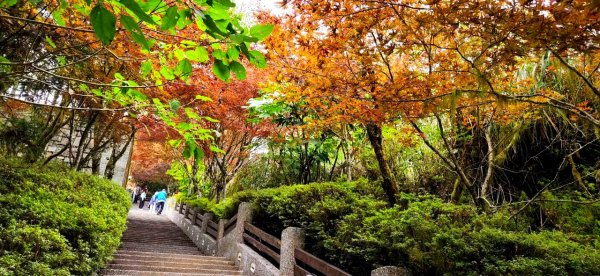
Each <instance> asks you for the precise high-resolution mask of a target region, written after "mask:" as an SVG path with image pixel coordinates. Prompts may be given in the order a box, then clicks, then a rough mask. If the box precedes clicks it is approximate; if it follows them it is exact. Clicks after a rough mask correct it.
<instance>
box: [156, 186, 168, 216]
mask: <svg viewBox="0 0 600 276" xmlns="http://www.w3.org/2000/svg"><path fill="white" fill-rule="evenodd" d="M165 202H167V190H165V189H162V191H160V192H158V193H156V214H157V215H160V214H161V213H162V211H163V209H164V208H165Z"/></svg>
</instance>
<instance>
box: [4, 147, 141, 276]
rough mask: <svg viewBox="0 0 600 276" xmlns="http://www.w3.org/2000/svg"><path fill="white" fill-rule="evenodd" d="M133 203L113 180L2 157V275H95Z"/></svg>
mask: <svg viewBox="0 0 600 276" xmlns="http://www.w3.org/2000/svg"><path fill="white" fill-rule="evenodd" d="M129 202H130V200H129V196H128V194H127V192H125V191H124V190H123V189H122V188H121V187H120V186H119V185H117V184H116V183H114V182H112V181H110V180H106V179H103V178H100V177H97V176H92V175H88V174H85V173H79V172H74V171H71V170H68V169H66V168H65V167H63V166H61V165H59V164H51V165H50V167H38V166H37V165H29V164H27V165H24V164H21V163H19V162H12V161H6V160H1V159H0V206H2V208H0V236H1V237H2V239H1V240H0V275H11V274H17V275H53V274H54V275H72V274H78V275H82V274H84V275H89V274H92V273H93V272H94V271H97V270H98V269H100V268H102V267H103V266H104V265H105V264H106V263H107V262H108V261H109V259H110V258H111V256H112V255H113V253H114V252H115V251H116V249H117V248H118V246H119V243H120V237H121V234H122V233H123V231H124V230H125V223H126V217H127V212H128V209H129V204H130V203H129Z"/></svg>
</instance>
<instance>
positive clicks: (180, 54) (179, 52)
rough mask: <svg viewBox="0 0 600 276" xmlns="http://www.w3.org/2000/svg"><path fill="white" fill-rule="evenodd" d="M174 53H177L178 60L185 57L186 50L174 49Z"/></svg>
mask: <svg viewBox="0 0 600 276" xmlns="http://www.w3.org/2000/svg"><path fill="white" fill-rule="evenodd" d="M173 54H174V55H175V58H177V60H183V59H184V58H185V52H184V51H183V50H182V49H179V48H177V49H175V51H173Z"/></svg>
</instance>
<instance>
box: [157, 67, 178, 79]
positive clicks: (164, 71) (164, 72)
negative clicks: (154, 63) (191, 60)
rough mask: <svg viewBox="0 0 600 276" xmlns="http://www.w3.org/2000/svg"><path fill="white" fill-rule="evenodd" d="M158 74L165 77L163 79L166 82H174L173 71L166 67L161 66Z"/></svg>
mask: <svg viewBox="0 0 600 276" xmlns="http://www.w3.org/2000/svg"><path fill="white" fill-rule="evenodd" d="M160 74H161V75H162V76H163V77H165V79H167V80H174V79H175V74H174V73H173V69H171V68H169V67H167V66H163V67H162V68H160Z"/></svg>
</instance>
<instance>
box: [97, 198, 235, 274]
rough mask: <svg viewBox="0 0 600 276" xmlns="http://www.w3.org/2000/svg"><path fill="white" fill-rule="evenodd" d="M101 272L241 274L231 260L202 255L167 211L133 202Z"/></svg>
mask: <svg viewBox="0 0 600 276" xmlns="http://www.w3.org/2000/svg"><path fill="white" fill-rule="evenodd" d="M100 274H102V275H241V274H240V272H239V271H238V270H237V268H236V267H235V266H234V265H233V262H231V261H228V260H226V259H225V258H222V257H211V256H203V255H202V254H201V253H200V251H199V250H198V248H197V247H196V245H194V243H192V241H191V240H190V239H189V238H188V237H187V236H186V235H185V233H183V231H181V229H179V227H177V225H175V224H174V223H172V222H171V221H170V220H169V218H167V215H166V214H165V213H164V212H163V214H162V215H156V214H152V213H150V211H149V210H148V208H147V206H146V207H145V208H144V209H139V208H138V207H137V204H136V205H132V206H131V209H130V210H129V215H128V216H127V230H125V232H124V233H123V237H122V240H121V247H120V248H119V251H117V253H116V254H115V256H114V259H113V261H112V262H111V263H110V264H109V266H108V267H107V268H106V269H105V270H103V271H102V272H101V273H100Z"/></svg>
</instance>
